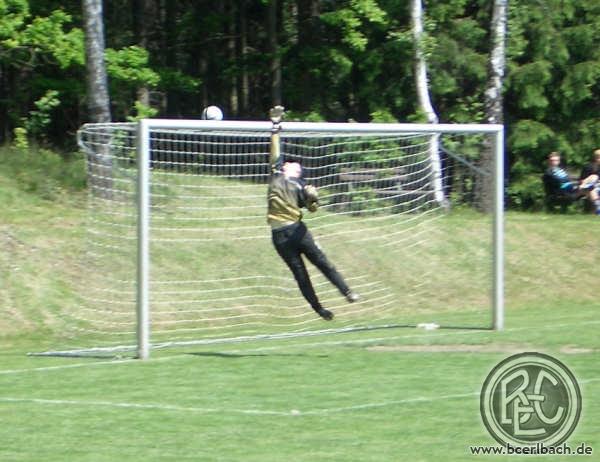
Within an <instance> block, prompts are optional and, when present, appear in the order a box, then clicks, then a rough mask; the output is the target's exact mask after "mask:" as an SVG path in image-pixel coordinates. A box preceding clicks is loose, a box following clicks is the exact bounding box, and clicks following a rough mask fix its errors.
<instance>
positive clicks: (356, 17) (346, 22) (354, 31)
mask: <svg viewBox="0 0 600 462" xmlns="http://www.w3.org/2000/svg"><path fill="white" fill-rule="evenodd" d="M340 3H343V6H338V7H337V8H336V9H334V10H333V11H328V12H326V13H323V14H322V15H321V20H322V21H323V22H324V23H325V24H328V25H330V26H333V27H334V28H337V29H339V30H340V32H341V40H342V42H343V43H345V44H346V45H348V46H349V47H350V48H351V49H352V50H355V51H365V49H366V48H367V44H368V43H369V38H368V36H367V35H366V34H365V32H364V31H363V24H364V23H365V22H369V23H373V24H380V25H385V24H386V23H387V15H386V12H385V11H384V10H382V9H381V8H380V7H379V6H378V5H377V2H376V1H375V0H347V1H345V2H340Z"/></svg>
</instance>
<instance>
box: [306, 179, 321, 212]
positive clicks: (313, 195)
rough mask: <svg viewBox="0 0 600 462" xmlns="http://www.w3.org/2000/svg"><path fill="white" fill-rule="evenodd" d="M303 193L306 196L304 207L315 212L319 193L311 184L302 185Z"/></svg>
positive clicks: (317, 206)
mask: <svg viewBox="0 0 600 462" xmlns="http://www.w3.org/2000/svg"><path fill="white" fill-rule="evenodd" d="M304 195H305V197H306V208H307V209H308V210H309V211H310V212H316V211H317V209H318V208H319V193H318V192H317V188H315V187H314V186H313V185H310V184H307V185H306V186H304Z"/></svg>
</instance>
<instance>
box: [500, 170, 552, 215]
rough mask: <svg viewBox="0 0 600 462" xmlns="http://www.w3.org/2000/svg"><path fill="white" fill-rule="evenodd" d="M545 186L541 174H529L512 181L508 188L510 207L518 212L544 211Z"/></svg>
mask: <svg viewBox="0 0 600 462" xmlns="http://www.w3.org/2000/svg"><path fill="white" fill-rule="evenodd" d="M544 197H545V193H544V185H543V183H542V179H541V173H540V174H528V175H525V176H523V177H522V178H520V179H518V180H515V181H511V182H510V185H509V187H508V198H509V205H510V207H511V208H512V209H516V210H543V208H544Z"/></svg>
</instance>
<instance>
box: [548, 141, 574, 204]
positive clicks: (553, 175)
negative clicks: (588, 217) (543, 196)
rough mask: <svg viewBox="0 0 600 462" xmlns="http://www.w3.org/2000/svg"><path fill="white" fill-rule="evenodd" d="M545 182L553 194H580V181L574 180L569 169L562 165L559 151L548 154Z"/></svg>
mask: <svg viewBox="0 0 600 462" xmlns="http://www.w3.org/2000/svg"><path fill="white" fill-rule="evenodd" d="M544 183H545V184H546V185H547V186H548V188H549V192H550V193H551V194H564V195H573V197H574V198H575V197H577V196H578V195H579V194H580V193H579V182H577V181H572V180H571V179H570V178H569V174H568V173H567V171H566V170H565V169H564V168H562V167H561V166H560V154H559V153H558V152H551V153H550V154H548V168H547V169H546V173H544Z"/></svg>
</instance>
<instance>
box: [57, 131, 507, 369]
mask: <svg viewBox="0 0 600 462" xmlns="http://www.w3.org/2000/svg"><path fill="white" fill-rule="evenodd" d="M435 127H436V128H435V130H436V131H433V128H432V126H430V125H410V124H327V123H321V124H311V123H291V122H290V123H286V122H283V123H282V124H281V131H280V134H279V136H280V146H281V155H282V156H283V158H284V160H288V161H298V162H301V164H302V165H303V168H304V175H305V179H306V181H307V183H309V184H313V185H315V186H316V187H317V188H318V190H319V196H320V208H319V210H318V211H317V212H316V213H313V214H311V213H308V212H305V213H304V222H305V223H306V225H307V227H308V228H309V230H310V231H311V232H312V234H313V236H314V237H315V240H316V241H317V242H318V244H319V245H320V246H321V248H322V249H323V250H324V252H325V253H326V255H327V256H328V258H329V259H330V260H331V262H332V263H333V264H334V265H335V266H336V268H337V269H338V270H339V272H340V273H341V274H342V275H343V277H344V278H345V280H346V281H347V283H348V285H349V286H350V287H351V288H352V290H354V291H355V292H356V293H358V294H359V295H360V297H361V298H360V300H359V301H358V302H356V303H352V304H349V303H348V302H347V301H346V300H345V298H344V297H343V296H342V295H341V294H340V293H339V292H338V291H337V289H336V288H335V287H334V286H333V285H331V283H329V282H328V281H327V280H326V279H325V277H324V276H323V275H322V274H321V273H320V272H319V271H318V270H317V269H316V268H315V267H314V266H312V265H311V264H310V263H308V262H307V267H308V269H309V273H310V277H311V279H312V281H313V285H314V287H315V290H316V292H317V294H318V296H319V298H320V300H321V302H322V304H323V306H325V307H326V308H327V309H329V310H331V311H333V312H334V313H335V319H334V320H333V321H331V322H326V321H324V320H322V319H321V318H319V317H318V316H317V315H316V314H315V313H314V311H313V310H312V309H311V308H310V306H309V305H308V303H307V302H306V301H305V300H304V299H303V298H302V295H301V293H300V291H299V289H298V287H297V285H296V282H295V280H294V279H293V276H292V274H291V273H290V271H289V269H288V268H287V267H286V265H285V263H284V262H283V261H282V260H281V259H280V257H279V256H278V255H277V253H276V251H275V249H274V247H273V244H272V242H271V232H270V228H269V226H268V224H267V222H266V206H267V196H266V194H267V183H268V180H269V176H270V173H271V170H270V166H269V152H270V146H271V129H272V125H271V123H267V122H233V121H182V120H146V121H142V122H141V123H140V124H88V125H85V126H83V127H82V128H81V130H80V131H79V143H80V146H81V148H82V150H83V152H84V153H85V155H86V159H87V166H88V184H89V216H88V223H87V236H88V239H87V242H86V256H85V259H86V260H85V265H83V266H84V270H82V274H81V275H80V288H79V290H78V293H79V298H80V304H78V305H77V306H71V307H65V309H64V312H63V313H62V315H63V320H64V324H65V327H66V328H67V329H65V331H66V332H69V335H68V339H67V340H68V343H69V344H70V347H69V348H70V350H64V351H73V352H77V353H82V352H85V351H95V352H98V351H112V350H118V349H127V348H133V349H136V348H137V350H138V354H139V355H140V356H141V357H145V356H147V354H148V353H147V350H148V348H149V347H150V346H153V347H160V346H166V345H185V344H194V343H207V342H217V341H226V340H229V341H231V340H236V341H240V340H244V339H256V338H280V337H287V336H300V335H315V334H318V333H324V332H344V331H349V330H354V329H375V328H384V327H394V326H395V327H402V326H404V327H416V326H419V325H421V324H423V323H435V324H437V325H439V326H441V327H456V328H461V327H472V328H490V327H496V328H501V327H502V311H501V310H502V307H501V304H502V295H501V290H502V287H501V278H502V274H501V264H502V262H501V211H502V204H501V202H502V200H501V199H502V198H501V195H502V193H501V191H502V181H501V178H502V169H501V161H500V162H497V161H494V159H496V158H497V157H498V155H499V154H501V152H502V146H501V145H502V138H501V135H502V131H501V127H499V126H488V125H456V126H455V125H439V126H435ZM486 159H487V160H486ZM61 351H63V350H61ZM64 351H63V352H64Z"/></svg>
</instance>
